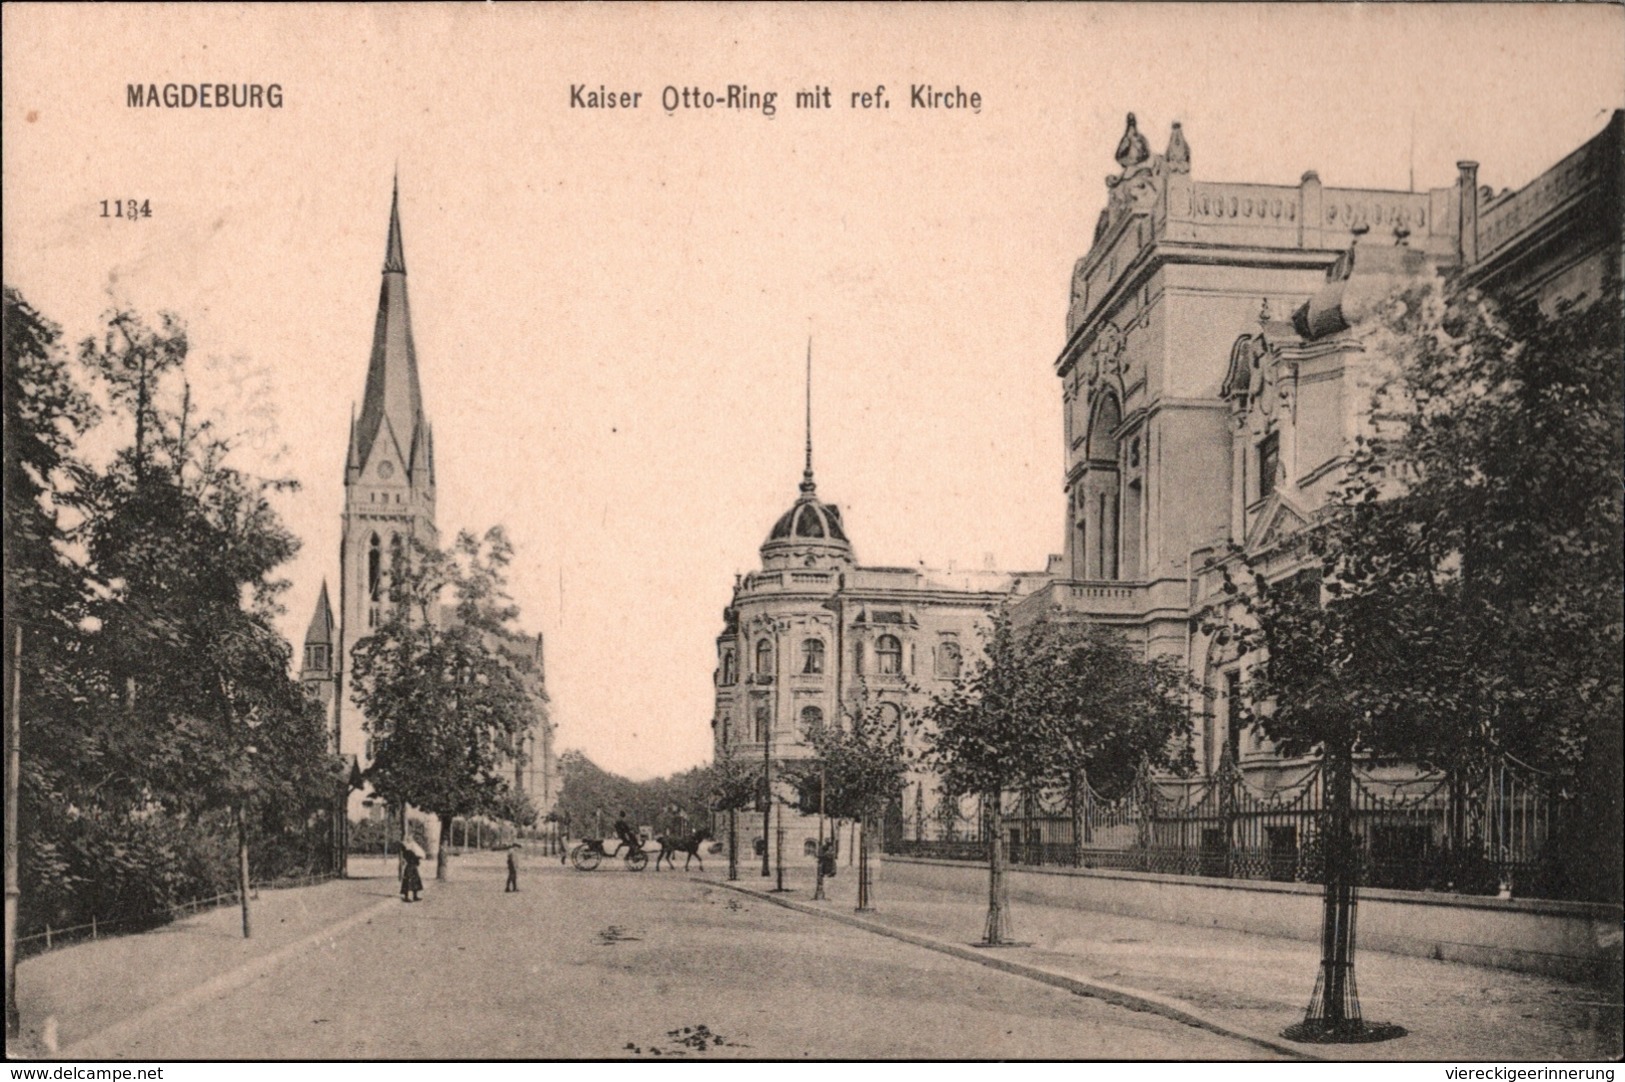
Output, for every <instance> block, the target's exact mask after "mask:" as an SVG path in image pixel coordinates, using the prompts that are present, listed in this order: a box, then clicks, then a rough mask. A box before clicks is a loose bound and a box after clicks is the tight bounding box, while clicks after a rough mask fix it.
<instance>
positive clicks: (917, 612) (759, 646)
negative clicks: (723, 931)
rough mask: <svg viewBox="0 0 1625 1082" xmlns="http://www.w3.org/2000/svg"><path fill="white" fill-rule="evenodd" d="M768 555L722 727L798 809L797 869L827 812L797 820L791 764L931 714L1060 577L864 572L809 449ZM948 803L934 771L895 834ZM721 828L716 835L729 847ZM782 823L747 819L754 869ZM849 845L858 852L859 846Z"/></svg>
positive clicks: (726, 695)
mask: <svg viewBox="0 0 1625 1082" xmlns="http://www.w3.org/2000/svg"><path fill="white" fill-rule="evenodd" d="M761 558H762V564H761V569H760V570H758V571H752V572H750V573H748V574H744V575H741V576H739V577H738V578H737V580H736V582H735V585H734V591H733V598H732V600H731V601H730V602H729V604H728V607H727V609H725V610H724V612H723V627H722V632H721V634H719V635H718V636H717V640H716V646H717V667H716V672H715V683H716V710H715V713H714V714H713V716H712V727H713V729H714V743H715V753H716V758H717V760H718V761H721V760H723V759H725V758H729V757H732V758H733V759H734V760H735V761H740V762H745V763H756V764H761V763H763V762H766V761H771V763H772V764H773V777H774V792H775V795H776V797H777V798H778V799H780V800H791V801H792V802H791V803H789V804H785V805H784V806H783V807H782V812H783V820H782V822H783V825H784V827H785V828H786V829H785V841H784V860H785V863H786V865H787V866H789V865H791V864H794V863H796V862H799V861H804V860H806V859H808V858H809V857H810V856H811V854H812V853H813V852H814V851H815V847H816V844H817V837H818V821H817V818H816V816H807V815H801V814H798V813H797V812H796V811H795V810H794V804H793V794H792V793H791V792H790V791H789V788H788V786H787V785H786V784H785V783H784V782H783V781H782V780H781V779H782V774H781V768H782V767H783V766H784V764H786V763H791V762H795V761H797V760H802V759H807V758H810V757H812V755H813V749H812V745H811V743H810V742H809V740H808V734H809V733H810V732H812V731H813V730H815V729H817V728H819V727H821V726H824V725H840V726H842V727H850V726H851V724H852V721H853V719H854V718H856V717H859V716H861V715H862V714H863V713H864V712H865V711H866V710H873V711H879V712H882V713H885V712H893V716H894V717H896V716H901V715H902V713H903V712H904V711H907V710H910V709H913V710H920V709H923V708H924V706H925V705H926V704H927V703H929V702H930V698H931V695H932V694H933V693H935V692H939V691H943V690H945V689H946V688H947V687H948V685H949V684H951V683H952V681H953V679H954V678H955V677H957V676H958V675H959V673H960V671H961V670H962V669H963V667H964V666H965V665H967V664H970V663H971V661H972V660H973V659H974V658H975V657H976V656H977V655H978V653H979V652H980V650H981V644H982V639H981V635H980V634H979V630H978V629H979V628H982V627H985V626H987V625H988V624H989V617H990V614H991V613H992V612H993V611H994V610H995V609H997V608H998V607H999V606H1001V605H1004V604H1006V603H1008V602H1009V601H1010V600H1011V599H1012V598H1014V597H1017V596H1020V595H1022V594H1025V593H1027V592H1030V591H1031V590H1033V589H1036V588H1037V587H1038V586H1039V585H1041V584H1042V583H1043V582H1044V581H1045V579H1046V578H1047V576H1046V575H1045V573H1043V572H1036V571H1035V572H1010V571H994V570H982V571H964V570H950V571H934V570H929V569H925V568H914V567H878V566H877V567H866V566H863V565H860V564H859V563H858V559H857V555H856V552H855V550H854V549H853V546H852V541H851V539H850V537H849V536H848V533H847V525H846V523H845V522H844V521H843V520H842V518H841V511H840V508H839V507H837V506H836V505H834V504H831V503H825V502H824V501H823V500H821V499H819V497H818V489H817V486H816V485H815V483H814V481H813V471H812V449H811V442H810V441H809V443H808V451H807V464H806V470H805V472H804V473H803V474H802V479H801V488H800V493H799V494H798V496H797V497H796V501H795V503H794V504H793V505H792V506H791V507H790V509H789V510H788V511H786V512H785V513H784V514H783V515H781V516H780V517H779V519H778V521H777V522H775V523H774V524H773V528H772V530H771V531H770V532H769V534H768V537H767V540H766V541H764V542H763V543H762V547H761ZM939 798H940V790H939V788H938V785H937V781H936V778H935V777H934V776H933V775H931V774H929V773H926V772H919V773H917V774H915V775H911V776H910V778H909V780H908V787H907V789H906V790H905V792H904V795H903V799H902V800H901V801H900V802H899V805H898V806H895V807H894V808H893V809H892V811H891V813H890V814H889V815H888V816H887V820H886V824H885V829H886V833H887V835H888V836H889V837H897V836H901V835H903V834H905V833H906V834H907V836H910V837H912V836H913V832H914V831H915V830H917V829H918V827H919V824H921V823H923V822H927V821H930V822H934V821H935V819H936V818H937V817H938V815H939V811H940V799H939ZM722 819H723V820H724V821H721V822H719V823H718V824H717V826H718V828H719V829H717V830H716V833H717V836H718V837H719V838H722V839H724V840H726V837H727V833H726V832H727V824H726V822H725V819H726V817H725V816H723V817H722ZM778 825H779V821H778V820H777V819H775V821H774V822H773V823H772V824H771V825H770V826H769V827H768V829H767V830H765V831H764V829H763V827H764V824H763V822H762V815H761V813H760V812H757V811H747V812H740V813H739V814H738V819H737V829H738V838H739V853H740V860H741V862H748V861H749V860H750V859H751V858H752V855H753V854H757V853H760V848H759V846H760V845H761V844H762V843H764V842H765V843H768V844H771V843H772V842H773V841H774V836H773V828H775V827H777V826H778ZM837 844H839V845H840V847H841V849H842V850H843V852H849V845H850V842H849V840H848V838H847V837H845V836H843V837H842V838H841V839H839V841H838V843H837ZM758 859H759V858H758ZM843 859H844V857H843Z"/></svg>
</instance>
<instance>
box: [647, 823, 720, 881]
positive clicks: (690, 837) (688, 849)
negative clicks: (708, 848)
mask: <svg viewBox="0 0 1625 1082" xmlns="http://www.w3.org/2000/svg"><path fill="white" fill-rule="evenodd" d="M710 837H711V832H710V831H709V830H707V829H705V828H704V827H701V828H700V829H699V830H696V831H695V832H694V833H692V834H685V835H683V836H682V837H680V838H674V837H669V836H662V837H658V838H656V839H655V841H656V842H658V843H660V855H659V856H657V857H655V871H659V870H660V862H661V861H665V862H666V863H667V864H669V865H670V866H671V870H672V871H674V872H675V871H676V870H677V860H676V855H677V854H678V853H687V854H688V855H687V856H686V857H684V858H683V871H685V872H686V871H688V863H689V861H691V860H697V861H699V862H700V871H702V872H703V871H705V859H704V858H703V857H701V856H700V846H702V845H704V844H705V843H706V841H707V840H709V839H710Z"/></svg>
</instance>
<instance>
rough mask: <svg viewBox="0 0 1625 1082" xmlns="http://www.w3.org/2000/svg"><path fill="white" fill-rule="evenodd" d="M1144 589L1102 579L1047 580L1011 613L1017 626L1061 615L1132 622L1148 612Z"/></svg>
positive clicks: (1139, 585) (1128, 583)
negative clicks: (1020, 623) (1049, 614)
mask: <svg viewBox="0 0 1625 1082" xmlns="http://www.w3.org/2000/svg"><path fill="white" fill-rule="evenodd" d="M1150 600H1151V599H1150V597H1149V596H1148V594H1147V589H1146V585H1145V584H1144V583H1138V582H1115V581H1108V580H1102V579H1051V580H1050V581H1049V582H1047V583H1045V584H1044V585H1043V586H1042V587H1040V588H1039V589H1038V590H1036V591H1034V592H1033V593H1031V594H1028V595H1027V596H1026V597H1024V598H1022V599H1021V601H1020V602H1018V603H1017V604H1016V606H1015V607H1014V609H1013V610H1012V612H1013V614H1014V616H1015V618H1016V620H1017V622H1023V621H1027V620H1036V619H1038V618H1039V617H1040V616H1042V615H1044V614H1046V613H1052V612H1062V613H1068V614H1073V615H1077V616H1095V617H1102V618H1105V619H1108V620H1110V619H1113V618H1116V619H1132V618H1135V617H1138V616H1143V615H1144V614H1145V613H1146V612H1147V611H1148V610H1149V608H1150Z"/></svg>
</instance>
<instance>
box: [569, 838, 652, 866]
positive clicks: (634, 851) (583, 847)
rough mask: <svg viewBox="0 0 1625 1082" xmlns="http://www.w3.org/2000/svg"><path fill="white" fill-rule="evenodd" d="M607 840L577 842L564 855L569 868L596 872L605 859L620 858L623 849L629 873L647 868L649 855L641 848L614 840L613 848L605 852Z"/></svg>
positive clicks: (587, 839)
mask: <svg viewBox="0 0 1625 1082" xmlns="http://www.w3.org/2000/svg"><path fill="white" fill-rule="evenodd" d="M607 840H608V839H606V838H596V839H594V838H585V839H583V840H581V841H579V842H577V843H576V844H575V845H574V846H573V847H572V848H571V849H570V852H569V853H568V854H566V859H567V860H569V862H570V867H572V868H574V869H575V870H576V871H578V872H592V871H597V870H598V865H600V864H602V863H603V862H604V861H605V860H606V859H613V858H614V857H618V856H620V855H621V851H622V850H623V849H624V850H626V867H627V869H628V870H629V871H634V872H641V871H643V869H645V868H647V867H648V866H649V854H648V853H645V852H644V851H643V849H642V848H641V847H637V848H633V847H631V846H629V845H627V843H626V842H624V841H621V840H620V839H616V842H615V848H614V849H610V850H606V849H605V848H604V842H605V841H607Z"/></svg>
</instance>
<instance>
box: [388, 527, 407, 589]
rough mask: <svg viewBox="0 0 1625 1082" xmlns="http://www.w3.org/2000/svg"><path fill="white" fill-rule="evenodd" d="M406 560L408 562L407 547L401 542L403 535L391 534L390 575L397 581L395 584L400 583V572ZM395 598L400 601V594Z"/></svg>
mask: <svg viewBox="0 0 1625 1082" xmlns="http://www.w3.org/2000/svg"><path fill="white" fill-rule="evenodd" d="M405 560H406V547H405V545H403V544H402V542H401V535H400V534H398V533H392V534H390V535H389V573H390V576H391V580H392V581H395V582H399V581H400V571H401V568H402V567H403V566H404V563H405ZM395 596H396V599H397V600H399V594H396V595H395Z"/></svg>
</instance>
